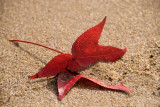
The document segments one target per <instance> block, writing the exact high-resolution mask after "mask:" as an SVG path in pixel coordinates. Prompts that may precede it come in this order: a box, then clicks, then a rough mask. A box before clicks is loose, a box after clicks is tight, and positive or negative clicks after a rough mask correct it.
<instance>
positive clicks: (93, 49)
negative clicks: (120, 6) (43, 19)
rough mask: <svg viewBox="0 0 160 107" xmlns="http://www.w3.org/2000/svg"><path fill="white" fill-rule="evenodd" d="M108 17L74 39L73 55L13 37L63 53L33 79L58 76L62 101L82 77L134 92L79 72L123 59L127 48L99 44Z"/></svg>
mask: <svg viewBox="0 0 160 107" xmlns="http://www.w3.org/2000/svg"><path fill="white" fill-rule="evenodd" d="M105 21H106V17H105V18H104V19H103V21H102V22H100V23H99V24H98V25H96V26H94V27H92V28H90V29H89V30H87V31H86V32H84V33H83V34H82V35H80V36H79V37H78V39H77V40H76V41H75V42H74V44H73V46H72V55H71V54H64V53H62V52H60V51H57V50H55V49H51V48H48V47H46V46H43V45H40V44H36V43H32V42H28V41H21V40H10V41H19V42H25V43H31V44H35V45H39V46H42V47H45V48H48V49H51V50H54V51H56V52H59V53H60V54H59V55H57V56H55V57H54V58H53V59H52V60H51V61H50V62H49V63H48V64H46V66H45V67H44V68H43V69H42V70H40V71H39V72H38V73H36V74H35V75H33V76H29V78H30V79H34V78H42V77H50V76H56V75H57V74H59V75H58V80H57V85H58V92H59V100H61V99H62V98H63V97H64V95H65V94H66V92H67V91H68V90H69V89H70V88H71V87H72V86H73V85H74V84H75V82H76V81H78V80H79V79H80V78H85V79H87V80H89V81H92V82H93V83H96V84H98V85H100V86H102V87H104V88H107V89H112V90H122V91H127V92H132V91H131V90H130V89H129V88H127V87H126V86H124V85H123V84H122V83H120V85H112V86H106V85H103V83H102V81H100V80H95V79H92V78H88V77H85V76H84V75H80V74H77V73H76V72H79V71H81V70H83V69H85V68H86V67H88V66H90V65H92V64H94V63H95V62H97V61H105V62H114V61H116V60H118V59H120V58H121V57H122V56H123V55H124V54H125V53H126V51H127V48H125V49H120V48H116V47H112V46H101V45H99V44H98V40H99V38H100V35H101V32H102V30H103V27H104V24H105Z"/></svg>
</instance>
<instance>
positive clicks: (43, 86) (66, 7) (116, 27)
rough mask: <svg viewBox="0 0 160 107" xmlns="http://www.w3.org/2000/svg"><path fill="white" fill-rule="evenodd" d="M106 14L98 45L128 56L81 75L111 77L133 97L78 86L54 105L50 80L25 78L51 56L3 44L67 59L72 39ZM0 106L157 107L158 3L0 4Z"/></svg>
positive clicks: (45, 0)
mask: <svg viewBox="0 0 160 107" xmlns="http://www.w3.org/2000/svg"><path fill="white" fill-rule="evenodd" d="M105 16H107V21H106V24H105V27H104V29H103V32H102V35H101V38H100V40H99V44H101V45H106V46H107V45H110V46H115V47H118V48H125V47H127V48H128V51H127V53H126V54H125V55H124V57H123V58H122V59H121V60H118V61H116V62H114V63H103V62H99V63H97V64H95V65H94V66H92V67H90V68H89V69H87V70H85V71H83V72H82V74H84V75H86V76H88V77H92V78H96V79H101V80H104V81H105V80H108V79H110V78H112V79H113V80H114V81H117V82H122V83H123V84H125V85H126V86H127V87H129V88H130V89H131V90H132V91H133V92H134V93H133V94H126V93H123V92H119V91H111V90H106V89H101V88H97V87H92V86H90V85H89V84H83V83H84V81H79V82H77V83H76V84H75V85H74V86H73V87H72V89H71V90H70V91H69V92H68V93H67V95H66V96H65V97H64V99H63V100H62V101H58V92H57V85H56V79H55V78H49V79H47V78H43V79H36V80H30V79H28V76H29V75H33V74H35V73H36V72H38V71H39V70H40V69H41V68H43V67H44V66H45V64H46V63H47V62H48V61H50V60H51V59H52V58H53V57H54V56H56V55H58V53H56V52H53V51H50V50H47V49H44V48H41V47H38V46H34V45H30V44H24V43H20V44H19V47H17V46H16V45H14V44H13V43H11V42H9V41H8V39H20V40H27V41H32V42H35V43H40V44H43V45H46V46H49V47H51V48H55V49H57V50H59V51H62V52H65V53H71V46H72V44H73V43H74V41H75V40H76V38H77V37H78V36H79V35H81V34H82V33H83V32H84V31H86V30H87V29H89V28H91V27H93V26H94V25H96V24H98V23H99V22H100V21H101V20H102V19H103V18H104V17H105ZM0 106H3V107H14V106H25V107H30V106H31V107H37V106H39V107H49V106H51V107H59V106H61V107H67V106H68V107H72V106H74V107H75V106H76V107H80V106H84V107H85V106H93V107H96V106H137V107H138V106H139V107H142V106H146V107H149V106H152V107H158V106H160V0H130V1H129V0H104V1H103V0H94V1H89V0H80V1H73V0H0Z"/></svg>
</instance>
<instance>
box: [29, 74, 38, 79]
mask: <svg viewBox="0 0 160 107" xmlns="http://www.w3.org/2000/svg"><path fill="white" fill-rule="evenodd" d="M28 78H29V79H35V78H38V74H35V75H33V76H28Z"/></svg>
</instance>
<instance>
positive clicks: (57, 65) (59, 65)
mask: <svg viewBox="0 0 160 107" xmlns="http://www.w3.org/2000/svg"><path fill="white" fill-rule="evenodd" d="M71 59H72V55H70V54H60V55H57V56H55V57H54V58H53V59H52V60H51V61H50V62H49V63H48V64H47V65H46V66H45V67H44V68H43V69H42V70H40V71H39V72H38V73H36V74H35V75H33V76H29V78H30V79H34V78H42V77H50V76H56V75H57V74H59V73H61V72H68V71H66V65H67V63H68V60H71Z"/></svg>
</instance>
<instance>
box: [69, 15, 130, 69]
mask: <svg viewBox="0 0 160 107" xmlns="http://www.w3.org/2000/svg"><path fill="white" fill-rule="evenodd" d="M105 21H106V17H105V18H104V19H103V21H102V22H100V23H99V24H98V25H96V26H94V27H92V28H90V29H89V30H87V31H86V32H84V33H83V34H82V35H80V36H79V37H78V38H77V40H76V41H75V42H74V44H73V46H72V55H73V56H74V60H72V63H69V66H68V68H69V69H70V70H71V71H79V70H80V69H82V68H85V67H87V66H90V65H92V64H94V63H95V62H97V61H106V62H114V61H116V60H118V59H120V58H121V57H122V56H123V55H124V54H125V52H126V51H127V48H125V49H119V48H116V47H112V46H101V45H98V40H99V38H100V35H101V32H102V30H103V27H104V24H105ZM73 63H76V64H78V65H79V68H78V67H73V66H72V65H73Z"/></svg>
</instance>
